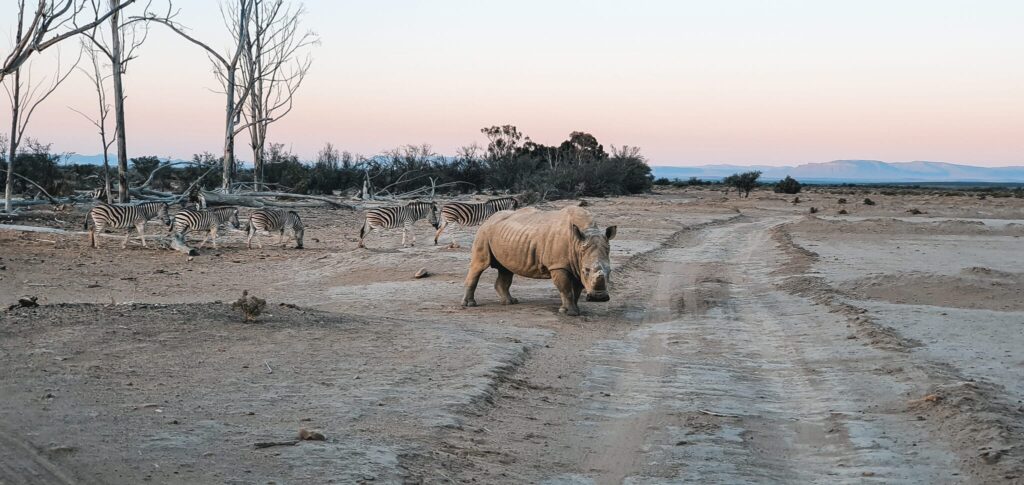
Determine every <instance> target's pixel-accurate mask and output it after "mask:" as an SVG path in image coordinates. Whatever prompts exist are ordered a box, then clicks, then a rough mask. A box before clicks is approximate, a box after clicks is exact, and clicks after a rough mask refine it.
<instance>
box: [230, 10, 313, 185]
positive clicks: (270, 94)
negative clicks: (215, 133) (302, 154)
mask: <svg viewBox="0 0 1024 485" xmlns="http://www.w3.org/2000/svg"><path fill="white" fill-rule="evenodd" d="M304 14H305V10H304V9H303V7H302V6H301V5H299V6H297V7H294V8H293V7H292V6H291V5H286V4H285V3H284V2H283V1H281V0H255V3H254V5H253V10H252V21H251V22H250V24H249V29H250V32H249V35H248V43H247V46H246V49H245V54H244V55H243V57H242V70H241V78H242V83H243V84H246V85H251V86H252V94H251V95H250V96H249V102H248V103H246V104H245V107H244V108H243V110H242V115H243V117H244V118H245V123H244V124H243V125H242V126H240V127H238V129H237V130H239V131H240V130H241V129H248V131H249V147H250V148H251V149H252V154H253V183H254V186H255V187H256V190H260V184H261V183H262V182H263V166H264V148H265V147H266V143H267V129H268V127H269V126H270V124H271V123H273V122H275V121H277V120H280V119H281V118H284V117H285V116H286V115H287V114H288V113H289V112H291V110H292V107H293V106H294V99H295V92H296V91H297V90H298V89H299V86H300V85H302V81H303V80H304V79H305V77H306V74H307V73H308V72H309V68H310V66H311V64H312V58H311V57H310V56H309V54H308V53H306V54H303V51H304V50H305V49H306V48H307V47H310V46H312V45H314V44H316V43H317V42H319V37H318V36H317V35H316V34H315V33H314V32H311V31H306V32H300V30H299V29H300V21H301V19H302V16H303V15H304Z"/></svg>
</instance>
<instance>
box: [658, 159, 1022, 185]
mask: <svg viewBox="0 0 1024 485" xmlns="http://www.w3.org/2000/svg"><path fill="white" fill-rule="evenodd" d="M651 168H652V170H653V172H654V176H655V177H666V178H669V179H674V178H678V179H683V180H685V179H688V178H690V177H697V178H701V179H707V180H716V179H721V178H723V177H728V176H729V175H732V174H734V173H737V172H746V171H750V170H760V171H761V177H762V178H763V179H765V180H778V179H782V178H785V177H786V176H787V175H789V176H792V177H793V178H795V179H797V180H799V181H801V182H850V183H888V182H891V183H899V182H903V183H906V182H991V183H1011V182H1016V183H1020V182H1024V166H1017V167H975V166H972V165H957V164H953V163H944V162H898V163H887V162H880V161H877V160H834V161H831V162H824V163H805V164H803V165H797V166H787V167H772V166H767V165H748V166H741V165H701V166H696V167H668V166H655V167H651Z"/></svg>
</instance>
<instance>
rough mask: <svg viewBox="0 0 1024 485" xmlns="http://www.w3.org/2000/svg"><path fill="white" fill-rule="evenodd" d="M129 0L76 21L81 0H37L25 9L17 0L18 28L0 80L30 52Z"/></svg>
mask: <svg viewBox="0 0 1024 485" xmlns="http://www.w3.org/2000/svg"><path fill="white" fill-rule="evenodd" d="M132 3H135V0H122V1H121V2H120V3H119V4H118V5H117V8H116V9H110V10H108V11H106V12H102V13H101V12H97V13H96V15H95V16H94V17H93V18H92V20H91V21H90V22H87V23H84V24H82V25H77V24H76V23H75V22H76V18H77V17H78V16H79V14H80V13H81V12H82V10H83V9H84V7H85V0H81V1H79V0H53V1H48V0H39V1H38V2H36V8H35V10H34V12H28V11H26V10H25V0H19V2H18V19H17V25H18V28H17V30H16V34H15V36H14V44H13V46H12V48H11V51H10V53H8V54H7V56H6V57H5V58H4V61H3V64H0V81H3V79H4V78H5V77H7V76H8V75H10V74H14V73H15V72H17V71H18V68H20V67H21V66H22V64H25V62H27V61H28V60H29V58H30V57H32V55H33V54H34V53H39V52H42V51H44V50H46V49H49V48H50V47H53V46H55V45H57V44H59V43H60V42H61V41H64V40H67V39H69V38H71V37H74V36H76V35H78V34H81V33H83V32H86V31H88V30H90V29H92V28H93V27H96V26H97V25H99V24H102V23H103V22H106V21H107V19H108V18H110V17H111V16H112V15H114V14H115V13H117V11H118V10H120V9H123V8H124V7H127V6H128V5H131V4H132ZM26 21H27V22H26Z"/></svg>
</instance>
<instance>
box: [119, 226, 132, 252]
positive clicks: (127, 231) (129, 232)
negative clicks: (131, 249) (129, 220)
mask: <svg viewBox="0 0 1024 485" xmlns="http://www.w3.org/2000/svg"><path fill="white" fill-rule="evenodd" d="M131 236H132V228H131V226H128V228H127V229H125V230H124V242H123V243H121V249H124V248H126V247H128V238H129V237H131Z"/></svg>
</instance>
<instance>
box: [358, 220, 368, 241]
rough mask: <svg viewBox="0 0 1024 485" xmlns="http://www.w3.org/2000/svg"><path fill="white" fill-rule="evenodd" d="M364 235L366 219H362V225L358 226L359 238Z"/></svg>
mask: <svg viewBox="0 0 1024 485" xmlns="http://www.w3.org/2000/svg"><path fill="white" fill-rule="evenodd" d="M365 235H366V219H363V227H360V228H359V239H362V238H363V236H365Z"/></svg>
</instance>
